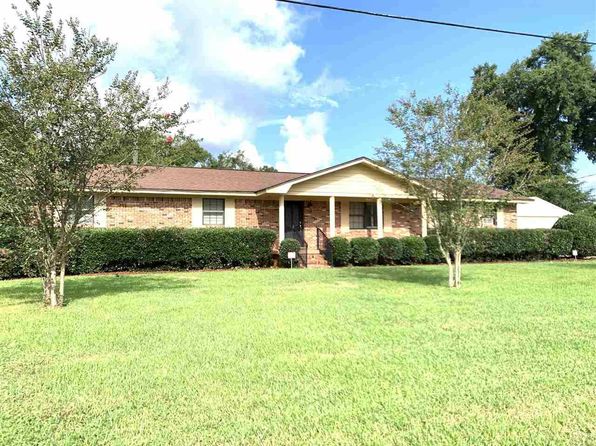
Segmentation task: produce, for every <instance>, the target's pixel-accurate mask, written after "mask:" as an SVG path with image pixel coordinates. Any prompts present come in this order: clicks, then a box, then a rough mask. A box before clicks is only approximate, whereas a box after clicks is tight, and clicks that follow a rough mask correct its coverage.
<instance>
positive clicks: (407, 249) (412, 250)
mask: <svg viewBox="0 0 596 446" xmlns="http://www.w3.org/2000/svg"><path fill="white" fill-rule="evenodd" d="M401 241H402V243H403V244H404V252H403V256H402V263H404V264H407V265H410V264H413V263H421V262H422V261H424V257H425V256H426V244H425V243H424V239H423V238H422V237H403V238H402V239H401Z"/></svg>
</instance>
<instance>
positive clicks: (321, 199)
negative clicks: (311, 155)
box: [88, 157, 524, 264]
mask: <svg viewBox="0 0 596 446" xmlns="http://www.w3.org/2000/svg"><path fill="white" fill-rule="evenodd" d="M493 193H494V195H495V199H496V200H498V199H501V198H502V197H503V196H504V194H505V192H504V191H501V190H498V189H495V190H494V192H493ZM518 201H520V200H512V201H507V202H506V204H505V205H504V206H503V207H502V208H500V209H498V210H497V212H496V214H495V215H493V216H487V217H486V218H483V225H485V226H492V227H497V228H516V227H517V217H516V203H517V202H518ZM521 201H524V200H521ZM95 202H97V203H100V202H102V200H101V197H99V196H96V197H95ZM88 223H89V224H90V225H92V226H94V227H97V228H163V227H183V228H201V227H228V228H233V227H245V228H267V229H272V230H274V231H276V232H277V233H278V242H279V241H281V240H284V239H285V238H288V237H292V238H296V239H298V240H300V241H301V242H302V244H303V246H305V247H310V248H308V263H309V264H317V263H323V262H324V260H323V257H322V255H321V253H320V251H319V250H318V248H319V247H320V241H321V239H325V238H326V237H333V236H337V235H339V236H342V237H346V238H348V239H350V238H354V237H375V238H381V237H384V236H393V237H404V236H410V235H414V236H425V235H426V234H427V222H426V218H425V215H424V210H423V209H422V207H421V206H420V204H419V202H417V200H416V199H415V197H413V196H411V195H410V194H408V192H407V187H406V184H405V180H403V179H402V178H400V177H399V176H398V175H396V173H395V172H394V171H393V170H391V169H388V168H385V167H382V166H379V165H377V164H375V163H374V162H373V161H371V160H370V159H368V158H364V157H363V158H357V159H354V160H352V161H348V162H346V163H342V164H338V165H336V166H332V167H329V168H327V169H323V170H319V171H316V172H313V173H291V172H254V171H241V170H223V169H202V168H193V167H189V168H185V167H182V168H181V167H164V168H155V169H151V170H150V171H149V172H148V173H147V174H145V175H144V176H143V177H142V178H141V179H140V180H139V181H138V184H137V186H136V187H135V188H134V189H133V190H131V191H128V192H126V193H121V194H115V195H112V196H109V197H108V198H107V199H106V200H105V203H104V205H102V206H101V207H97V208H95V209H94V211H93V213H92V221H90V222H88ZM278 242H276V246H277V245H278ZM318 242H319V243H318Z"/></svg>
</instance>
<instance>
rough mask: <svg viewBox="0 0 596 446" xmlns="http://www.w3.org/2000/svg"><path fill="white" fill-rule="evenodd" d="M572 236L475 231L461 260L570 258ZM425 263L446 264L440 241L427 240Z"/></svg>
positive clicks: (539, 231)
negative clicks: (440, 248)
mask: <svg viewBox="0 0 596 446" xmlns="http://www.w3.org/2000/svg"><path fill="white" fill-rule="evenodd" d="M572 240H573V236H572V234H571V233H570V232H569V231H563V230H559V229H488V228H487V229H475V230H473V231H471V232H470V239H469V241H468V243H467V244H466V247H465V248H464V251H463V253H462V258H463V259H464V260H465V261H469V262H470V261H471V262H491V261H499V260H500V261H503V260H548V259H555V258H557V257H560V256H568V255H570V254H571V243H572ZM424 242H425V243H426V257H425V259H424V262H425V263H443V262H444V261H445V259H444V258H443V254H441V251H440V250H439V242H438V240H437V237H436V236H434V235H430V236H428V237H424Z"/></svg>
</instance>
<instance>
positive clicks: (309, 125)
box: [275, 112, 333, 172]
mask: <svg viewBox="0 0 596 446" xmlns="http://www.w3.org/2000/svg"><path fill="white" fill-rule="evenodd" d="M326 132H327V115H326V114H325V113H323V112H314V113H310V114H308V115H307V116H305V117H293V116H288V117H287V118H286V119H285V120H284V124H283V126H282V127H281V130H280V134H281V136H283V137H284V138H286V139H287V141H286V143H285V145H284V149H283V152H277V153H276V155H277V157H278V159H279V160H278V162H277V163H276V165H275V167H276V168H277V169H278V170H282V171H287V170H289V171H297V172H312V171H314V170H318V169H321V168H324V167H327V166H329V165H330V164H331V161H332V160H333V151H332V149H331V147H329V145H328V144H327V142H326V141H325V133H326Z"/></svg>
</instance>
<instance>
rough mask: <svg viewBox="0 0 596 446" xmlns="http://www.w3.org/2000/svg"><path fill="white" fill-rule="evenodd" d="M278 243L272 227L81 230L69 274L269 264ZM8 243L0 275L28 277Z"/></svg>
mask: <svg viewBox="0 0 596 446" xmlns="http://www.w3.org/2000/svg"><path fill="white" fill-rule="evenodd" d="M275 239H276V233H275V232H274V231H271V230H268V229H248V228H246V229H244V228H242V229H241V228H227V229H218V228H205V229H180V228H168V229H83V230H81V231H79V233H78V242H77V247H76V249H75V251H74V252H73V254H72V255H71V257H70V261H69V264H68V266H67V271H68V273H70V274H83V273H94V272H104V271H129V270H137V269H155V268H165V269H202V268H212V269H218V268H233V267H263V266H270V265H271V263H272V245H273V242H274V241H275ZM4 241H5V243H4V246H6V247H7V251H8V252H9V254H7V255H6V257H7V258H10V259H11V261H10V262H0V277H3V278H6V277H17V276H23V275H27V271H26V269H25V268H24V265H23V261H20V262H19V260H18V259H16V260H15V259H14V258H13V257H14V256H15V254H14V253H15V252H16V250H14V249H13V248H14V247H11V246H9V243H7V240H6V239H5V240H4ZM0 243H1V240H0ZM5 254H6V253H5ZM3 264H4V266H2V265H3Z"/></svg>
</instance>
